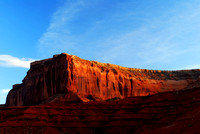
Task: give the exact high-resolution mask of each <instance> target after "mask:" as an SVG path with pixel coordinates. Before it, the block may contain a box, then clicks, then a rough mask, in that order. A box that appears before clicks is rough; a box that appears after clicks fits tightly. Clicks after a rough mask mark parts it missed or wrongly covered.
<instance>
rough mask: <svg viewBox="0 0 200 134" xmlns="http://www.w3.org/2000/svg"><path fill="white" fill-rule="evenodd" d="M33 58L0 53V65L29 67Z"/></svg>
mask: <svg viewBox="0 0 200 134" xmlns="http://www.w3.org/2000/svg"><path fill="white" fill-rule="evenodd" d="M33 61H35V60H33V59H26V58H21V59H19V58H17V57H13V56H11V55H0V66H2V67H21V68H30V63H31V62H33Z"/></svg>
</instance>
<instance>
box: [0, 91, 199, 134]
mask: <svg viewBox="0 0 200 134" xmlns="http://www.w3.org/2000/svg"><path fill="white" fill-rule="evenodd" d="M199 98H200V89H199V88H193V89H190V90H185V91H171V92H165V93H159V94H156V95H152V96H143V97H142V96H138V97H131V98H125V99H122V100H116V101H91V102H87V103H72V104H69V103H68V102H66V104H67V105H66V104H65V105H64V104H59V105H58V104H54V103H51V104H48V105H40V106H29V107H27V106H26V107H25V106H23V107H9V108H0V133H38V134H42V133H50V132H51V133H55V134H60V133H70V134H77V133H80V134H86V133H87V134H93V133H95V134H96V133H97V134H98V133H99V134H100V133H106V134H108V133H120V134H130V133H134V134H140V133H199V132H200V129H199V120H200V112H199V109H200V99H199Z"/></svg>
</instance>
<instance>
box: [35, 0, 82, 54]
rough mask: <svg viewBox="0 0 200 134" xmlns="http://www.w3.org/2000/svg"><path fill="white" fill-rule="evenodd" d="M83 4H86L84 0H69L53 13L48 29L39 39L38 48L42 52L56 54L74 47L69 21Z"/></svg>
mask: <svg viewBox="0 0 200 134" xmlns="http://www.w3.org/2000/svg"><path fill="white" fill-rule="evenodd" d="M82 5H84V2H83V1H82V0H77V1H75V2H69V1H67V2H65V3H64V5H63V6H61V7H60V8H58V10H57V11H56V12H55V13H54V14H53V15H52V18H51V22H50V24H49V27H48V28H47V31H46V32H45V33H44V34H43V35H42V37H41V38H40V39H39V41H38V48H39V50H40V51H42V53H43V51H48V52H49V53H50V54H55V53H56V52H58V51H59V50H63V49H65V50H67V49H73V47H74V42H73V41H72V40H73V39H72V36H71V34H70V30H69V26H68V23H69V22H70V21H71V20H72V19H73V18H74V16H75V15H76V13H77V12H79V10H80V9H81V6H82Z"/></svg>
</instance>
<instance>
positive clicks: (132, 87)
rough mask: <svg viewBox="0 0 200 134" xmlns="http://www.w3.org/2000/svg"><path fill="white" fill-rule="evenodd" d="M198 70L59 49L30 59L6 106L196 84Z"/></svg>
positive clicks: (82, 99) (148, 92) (136, 93)
mask: <svg viewBox="0 0 200 134" xmlns="http://www.w3.org/2000/svg"><path fill="white" fill-rule="evenodd" d="M199 76H200V70H182V71H159V70H147V69H136V68H126V67H121V66H117V65H113V64H108V63H100V62H97V61H88V60H84V59H81V58H79V57H77V56H74V55H69V54H66V53H62V54H60V55H54V56H53V58H50V59H45V60H41V61H35V62H33V63H31V68H30V70H29V71H28V72H27V75H26V77H25V78H24V80H23V83H22V84H16V85H14V86H13V89H12V90H11V91H10V92H9V93H8V96H7V100H6V106H8V107H9V106H29V105H38V104H45V103H51V102H54V103H67V102H88V101H101V100H112V99H113V98H121V99H122V98H126V97H133V96H147V95H152V94H156V93H159V92H166V91H175V90H184V89H189V88H190V87H199V86H200V84H199Z"/></svg>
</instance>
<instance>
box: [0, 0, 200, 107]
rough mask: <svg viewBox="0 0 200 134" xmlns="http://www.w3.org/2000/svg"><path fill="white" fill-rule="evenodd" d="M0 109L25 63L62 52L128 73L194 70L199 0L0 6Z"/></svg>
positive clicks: (47, 0)
mask: <svg viewBox="0 0 200 134" xmlns="http://www.w3.org/2000/svg"><path fill="white" fill-rule="evenodd" d="M0 29H1V30H0V37H1V39H0V45H1V47H0V74H1V75H0V103H4V102H5V97H6V95H7V92H8V91H9V90H10V89H11V88H12V85H13V84H16V83H21V81H22V79H23V78H24V77H25V75H26V72H27V71H28V69H29V64H30V62H32V61H34V60H39V59H44V58H49V57H52V55H54V54H59V53H62V52H66V53H69V54H73V55H77V56H79V57H81V58H84V59H88V60H96V61H100V62H108V63H113V64H118V65H121V66H126V67H132V68H145V69H158V70H177V69H191V68H199V67H200V64H199V63H200V61H199V58H200V53H199V51H200V30H199V29H200V1H199V0H181V1H180V0H112V1H111V0H27V1H24V0H17V1H16V0H7V1H0Z"/></svg>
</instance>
